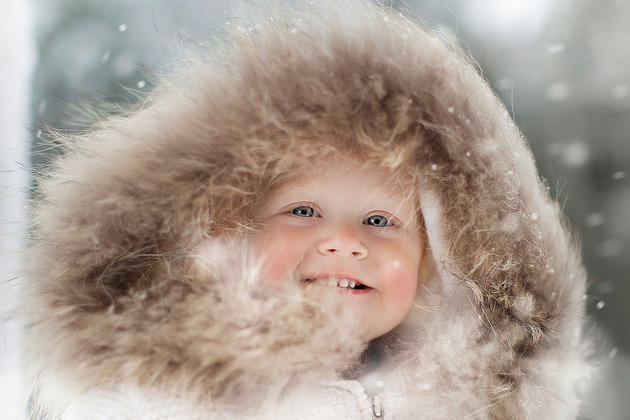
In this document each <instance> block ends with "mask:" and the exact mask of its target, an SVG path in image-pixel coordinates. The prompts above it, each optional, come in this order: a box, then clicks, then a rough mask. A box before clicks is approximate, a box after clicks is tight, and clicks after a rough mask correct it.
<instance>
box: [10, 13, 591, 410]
mask: <svg viewBox="0 0 630 420" xmlns="http://www.w3.org/2000/svg"><path fill="white" fill-rule="evenodd" d="M210 51H211V52H210V53H209V54H208V55H207V56H205V57H204V58H195V59H192V58H191V59H190V60H187V61H184V64H185V65H184V66H181V69H180V70H179V71H177V72H175V73H174V74H172V75H171V76H168V77H166V78H165V80H164V81H163V82H162V83H161V84H160V85H158V87H157V88H156V89H155V90H154V91H153V92H152V93H151V94H150V95H149V96H148V97H147V98H146V100H145V101H144V102H143V104H142V106H141V107H140V108H139V109H138V110H136V111H134V112H129V113H127V114H125V115H119V116H116V117H111V118H108V119H105V120H103V121H101V122H99V123H98V124H97V125H96V126H95V127H94V129H93V130H91V131H90V132H89V133H87V134H85V135H82V136H73V137H71V138H63V139H62V140H63V141H64V143H65V144H66V145H67V146H68V151H67V152H66V153H65V154H64V155H63V156H62V157H61V158H59V159H57V160H56V162H55V163H54V165H53V166H52V168H51V170H50V171H48V172H47V173H46V174H44V175H42V176H41V177H40V179H39V195H38V197H37V199H36V200H35V202H34V204H33V208H32V210H33V219H32V222H33V226H32V235H31V241H30V247H29V249H28V260H27V267H28V273H27V275H26V276H25V280H24V287H23V290H24V292H23V295H22V299H21V301H20V307H21V308H20V310H21V311H22V313H23V316H24V318H25V320H26V328H27V330H26V331H27V332H26V345H27V353H26V364H27V369H28V375H29V379H30V384H31V388H32V390H31V399H30V403H31V404H30V406H31V411H32V413H33V416H34V417H41V418H234V417H238V416H242V417H243V418H247V416H252V417H253V418H260V417H265V418H331V419H332V418H344V419H349V418H357V419H365V418H372V417H373V416H374V417H378V418H380V417H383V416H384V418H386V419H419V418H430V419H453V418H466V419H508V418H509V419H542V418H545V419H567V418H575V417H576V416H577V414H578V412H579V401H578V399H577V397H576V395H575V393H574V391H573V383H574V381H575V380H576V379H577V378H579V377H580V376H581V375H582V374H583V373H584V372H585V367H586V364H585V362H584V361H583V358H582V355H581V354H582V351H581V347H582V344H581V341H582V340H581V326H582V321H583V318H584V300H583V295H584V293H585V279H586V274H585V271H584V268H583V266H582V263H581V261H580V255H579V247H578V245H577V241H576V240H575V239H574V238H572V236H571V233H570V230H569V229H568V228H567V224H566V222H565V219H564V218H563V216H562V213H561V211H560V209H559V206H558V204H557V203H556V202H555V201H554V200H553V199H552V198H550V196H549V194H548V188H546V186H545V184H544V182H542V181H541V179H540V178H539V176H538V174H537V170H536V167H535V164H534V159H533V157H532V154H531V152H530V150H529V148H528V147H527V144H526V142H525V140H524V138H523V136H522V135H521V133H520V132H519V130H518V129H517V127H515V125H514V123H513V121H512V119H511V118H510V115H509V113H508V112H507V111H506V109H505V107H504V106H503V104H502V103H501V102H500V101H499V100H498V99H497V97H496V96H495V94H494V93H493V92H492V91H491V89H490V87H489V86H488V84H487V83H486V81H484V79H483V78H482V76H481V75H480V74H479V72H478V70H477V69H476V68H475V66H474V65H473V64H472V62H471V60H469V59H468V58H467V57H466V56H465V55H464V54H463V53H462V52H461V51H460V49H459V48H458V47H457V46H456V44H455V43H454V42H452V41H450V40H448V39H446V37H444V36H443V35H442V34H440V33H438V32H434V31H431V30H429V29H426V28H424V27H423V26H422V25H419V24H417V23H415V22H413V21H412V20H410V19H408V18H406V17H404V16H402V15H401V14H398V13H396V12H393V11H390V10H387V9H385V8H382V7H380V6H375V5H372V4H370V3H366V4H361V3H355V2H353V1H336V2H334V4H333V2H330V3H329V2H318V4H317V5H310V6H305V7H304V8H302V9H300V10H297V9H292V10H288V9H283V10H281V11H280V12H277V11H275V12H274V11H267V12H265V13H264V14H263V16H262V17H261V16H256V17H254V18H252V19H251V21H241V22H236V23H234V24H233V25H232V27H231V29H229V37H227V39H226V40H224V41H222V42H219V43H218V44H216V45H215V46H214V47H211V48H210ZM340 154H345V155H350V156H353V157H356V158H357V159H358V160H361V161H365V162H371V163H374V164H378V165H381V166H384V167H388V168H391V169H392V170H397V171H401V173H404V174H405V176H406V177H407V178H408V179H412V180H413V182H412V183H411V187H410V188H411V189H412V190H413V191H412V192H413V194H414V195H415V196H416V197H417V207H418V208H419V210H420V211H421V214H422V218H423V224H424V229H425V234H426V237H427V240H428V246H429V251H430V259H431V261H430V264H428V265H427V267H428V268H427V276H426V281H425V283H424V284H423V285H422V286H421V287H419V289H418V296H417V298H416V305H414V307H413V308H412V309H411V311H410V313H409V315H408V316H407V318H406V319H405V320H404V321H403V322H402V323H401V325H399V326H398V327H397V328H396V329H394V330H393V331H391V332H390V333H388V334H387V335H386V336H384V337H382V338H380V339H378V340H375V342H374V343H371V345H370V348H368V349H367V350H366V344H365V343H362V342H360V341H359V340H358V339H356V338H353V337H352V334H349V332H348V330H347V329H346V328H344V325H343V323H342V322H341V321H343V319H342V317H341V315H339V316H337V315H336V314H335V312H333V311H331V310H330V308H326V307H325V305H319V304H316V303H314V302H311V301H308V300H307V299H304V298H303V296H301V295H300V294H299V291H287V293H285V294H276V295H268V294H265V293H260V290H259V289H258V288H257V287H256V270H252V269H249V268H247V267H246V266H245V265H244V264H242V260H243V252H242V249H243V248H242V247H241V246H240V245H239V244H241V239H242V238H243V237H246V233H247V232H248V231H249V230H251V229H256V210H257V208H259V206H260V205H261V203H264V200H265V198H266V197H267V196H268V195H269V194H270V192H272V191H273V188H274V186H275V185H278V183H279V182H280V181H281V180H282V179H283V177H284V176H286V174H287V173H290V171H291V169H292V168H295V167H299V166H300V165H304V164H308V162H312V161H313V160H317V159H319V160H322V159H326V158H327V157H328V156H334V155H340ZM340 317H341V318H340ZM340 320H341V321H340ZM375 354H380V355H381V356H382V357H380V359H381V363H380V364H379V365H378V368H375V369H373V370H370V369H367V370H366V369H365V364H362V363H361V360H365V359H366V357H367V356H366V355H368V356H370V357H373V356H374V355H375ZM357 361H359V362H357ZM383 361H384V362H383ZM362 369H363V370H362ZM353 371H355V372H359V373H357V374H353V373H351V372H353ZM349 372H350V373H349ZM370 375H372V376H370ZM374 375H376V376H374ZM374 377H376V378H377V380H373V379H374ZM366 378H367V379H366ZM370 381H371V382H370ZM379 416H380V417H379Z"/></svg>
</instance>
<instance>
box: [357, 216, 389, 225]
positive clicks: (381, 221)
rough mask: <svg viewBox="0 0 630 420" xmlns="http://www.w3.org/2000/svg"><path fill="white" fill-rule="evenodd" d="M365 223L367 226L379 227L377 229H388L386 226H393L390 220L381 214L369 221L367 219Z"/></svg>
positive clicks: (371, 217) (370, 218) (369, 218)
mask: <svg viewBox="0 0 630 420" xmlns="http://www.w3.org/2000/svg"><path fill="white" fill-rule="evenodd" d="M363 223H365V224H366V225H370V226H377V227H386V226H391V225H392V223H391V222H390V221H389V219H388V218H387V217H385V216H383V215H381V214H375V215H373V216H370V217H368V218H367V219H365V221H364V222H363Z"/></svg>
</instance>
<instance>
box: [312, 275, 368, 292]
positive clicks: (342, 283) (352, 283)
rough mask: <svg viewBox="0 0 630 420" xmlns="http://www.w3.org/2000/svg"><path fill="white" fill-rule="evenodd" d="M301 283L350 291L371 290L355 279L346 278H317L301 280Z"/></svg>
mask: <svg viewBox="0 0 630 420" xmlns="http://www.w3.org/2000/svg"><path fill="white" fill-rule="evenodd" d="M302 282H303V283H306V284H320V285H325V286H330V287H337V288H341V289H351V290H365V291H368V290H371V289H372V288H371V287H370V286H366V285H365V284H363V283H361V282H360V281H358V280H355V279H347V278H343V277H340V278H336V277H318V278H305V279H302Z"/></svg>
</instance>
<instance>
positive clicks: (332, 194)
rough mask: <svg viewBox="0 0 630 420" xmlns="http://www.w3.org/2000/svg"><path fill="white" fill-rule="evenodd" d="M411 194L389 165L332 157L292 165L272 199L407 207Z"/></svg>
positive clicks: (410, 188) (412, 196)
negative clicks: (322, 160)
mask: <svg viewBox="0 0 630 420" xmlns="http://www.w3.org/2000/svg"><path fill="white" fill-rule="evenodd" d="M414 197H415V194H414V192H413V188H412V186H411V183H410V182H408V181H407V182H405V180H404V179H402V177H401V176H400V175H399V174H397V173H395V172H394V171H392V170H390V169H388V168H383V167H381V166H377V165H368V164H365V165H360V164H358V163H356V162H351V161H350V162H347V161H341V160H331V161H330V162H327V163H321V162H320V163H316V164H309V165H301V166H299V167H297V168H294V169H292V170H291V171H290V173H288V174H287V175H286V177H285V180H284V181H283V182H282V183H281V184H280V185H279V186H278V187H277V188H276V190H275V193H274V194H272V197H271V201H276V200H292V199H295V200H310V199H312V200H313V201H317V200H322V199H323V200H326V199H328V200H337V201H344V202H347V201H350V200H353V201H354V202H355V203H356V204H363V205H365V206H376V205H378V206H387V207H389V208H399V207H409V206H410V205H411V203H412V202H413V198H414ZM408 210H411V209H408Z"/></svg>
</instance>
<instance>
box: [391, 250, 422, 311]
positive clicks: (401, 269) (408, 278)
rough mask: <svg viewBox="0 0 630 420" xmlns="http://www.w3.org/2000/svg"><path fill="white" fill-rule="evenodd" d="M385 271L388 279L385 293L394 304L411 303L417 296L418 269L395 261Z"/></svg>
mask: <svg viewBox="0 0 630 420" xmlns="http://www.w3.org/2000/svg"><path fill="white" fill-rule="evenodd" d="M386 268H387V269H386V270H385V273H384V277H385V278H386V279H387V282H386V285H385V288H384V289H385V291H386V293H387V295H388V297H389V299H391V300H392V301H394V302H397V303H409V302H411V301H412V300H413V299H414V297H415V295H416V288H417V281H418V279H417V275H416V273H417V269H413V268H412V267H408V266H407V265H405V264H403V263H401V261H399V260H393V261H391V262H390V263H389V265H388V267H386Z"/></svg>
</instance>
